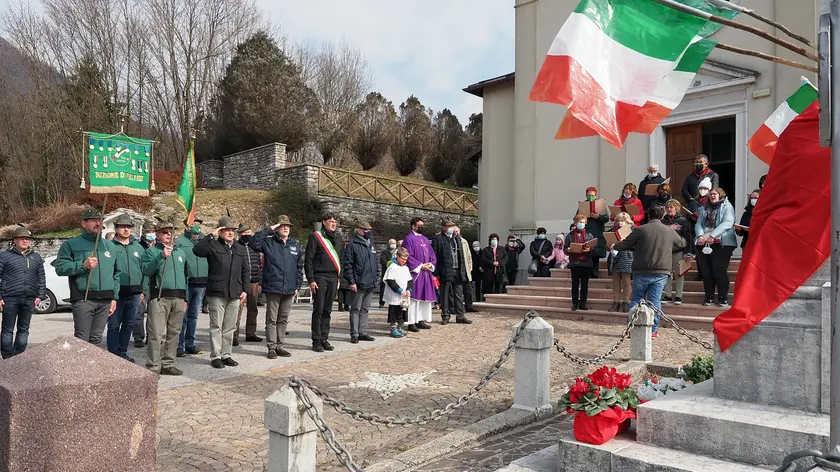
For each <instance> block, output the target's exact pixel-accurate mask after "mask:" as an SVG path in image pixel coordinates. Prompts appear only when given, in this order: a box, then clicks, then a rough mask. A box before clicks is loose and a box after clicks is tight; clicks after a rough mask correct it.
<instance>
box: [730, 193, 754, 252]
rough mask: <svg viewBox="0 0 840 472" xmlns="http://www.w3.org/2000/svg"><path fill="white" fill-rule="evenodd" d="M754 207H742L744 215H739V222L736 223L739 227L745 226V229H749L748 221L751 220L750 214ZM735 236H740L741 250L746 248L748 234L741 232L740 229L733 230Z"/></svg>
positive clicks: (747, 232)
mask: <svg viewBox="0 0 840 472" xmlns="http://www.w3.org/2000/svg"><path fill="white" fill-rule="evenodd" d="M753 208H755V207H754V206H752V205H750V204H749V203H747V206H746V207H744V214H742V215H741V221H740V222H739V223H738V225H739V226H746V227H747V228H749V227H750V221H751V220H752V212H753ZM735 234H737V235H738V236H740V237H741V238H742V239H741V249H743V248H745V247H747V240H748V239H750V232H749V231H743V230H740V229H736V230H735Z"/></svg>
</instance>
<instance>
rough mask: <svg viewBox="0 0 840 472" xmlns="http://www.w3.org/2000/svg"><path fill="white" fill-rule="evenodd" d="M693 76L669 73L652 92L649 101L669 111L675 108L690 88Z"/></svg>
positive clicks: (691, 73)
mask: <svg viewBox="0 0 840 472" xmlns="http://www.w3.org/2000/svg"><path fill="white" fill-rule="evenodd" d="M695 75H697V73H696V72H678V71H673V72H671V73H670V74H668V75H666V76H665V78H664V79H662V82H660V83H659V86H658V87H656V90H654V91H653V95H651V97H650V101H651V102H653V103H657V104H659V105H662V106H663V107H666V108H668V109H669V110H673V109H675V108H677V106H678V105H679V104H680V102H681V101H682V99H683V97H684V96H685V92H686V91H688V88H689V87H691V83H692V82H693V81H694V76H695Z"/></svg>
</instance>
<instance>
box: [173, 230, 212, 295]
mask: <svg viewBox="0 0 840 472" xmlns="http://www.w3.org/2000/svg"><path fill="white" fill-rule="evenodd" d="M175 245H176V246H177V247H179V248H181V250H182V251H184V253H185V254H186V255H187V283H189V284H190V285H207V273H208V270H209V269H208V268H209V266H208V264H207V258H205V257H198V256H196V255H195V254H193V247H195V241H193V240H192V238H190V237H189V236H188V235H186V234H185V235H184V236H181V237H179V238H178V239H176V240H175Z"/></svg>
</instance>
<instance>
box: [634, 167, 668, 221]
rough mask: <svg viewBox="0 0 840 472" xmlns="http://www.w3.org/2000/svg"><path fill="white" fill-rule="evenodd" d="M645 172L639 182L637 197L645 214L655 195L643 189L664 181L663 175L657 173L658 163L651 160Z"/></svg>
mask: <svg viewBox="0 0 840 472" xmlns="http://www.w3.org/2000/svg"><path fill="white" fill-rule="evenodd" d="M647 172H648V173H647V175H646V176H645V178H644V179H642V181H641V182H639V193H641V195H639V199H640V200H641V201H642V208H643V209H644V213H645V214H647V211H648V209H649V208H650V206H651V205H653V202H654V201H655V200H656V195H648V194H647V192H646V191H645V189H647V186H648V185H660V184H662V182H665V177H662V174H660V173H659V164H654V163H653V162H651V163H650V165H649V166H648V168H647Z"/></svg>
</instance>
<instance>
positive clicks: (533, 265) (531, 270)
mask: <svg viewBox="0 0 840 472" xmlns="http://www.w3.org/2000/svg"><path fill="white" fill-rule="evenodd" d="M543 246H545V240H543V242H542V243H540V248H539V249H538V250H537V252H542V248H543ZM537 261H538V259H534V260H532V261H531V263H530V264H528V273H529V274H531V275H534V274H536V273H537Z"/></svg>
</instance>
